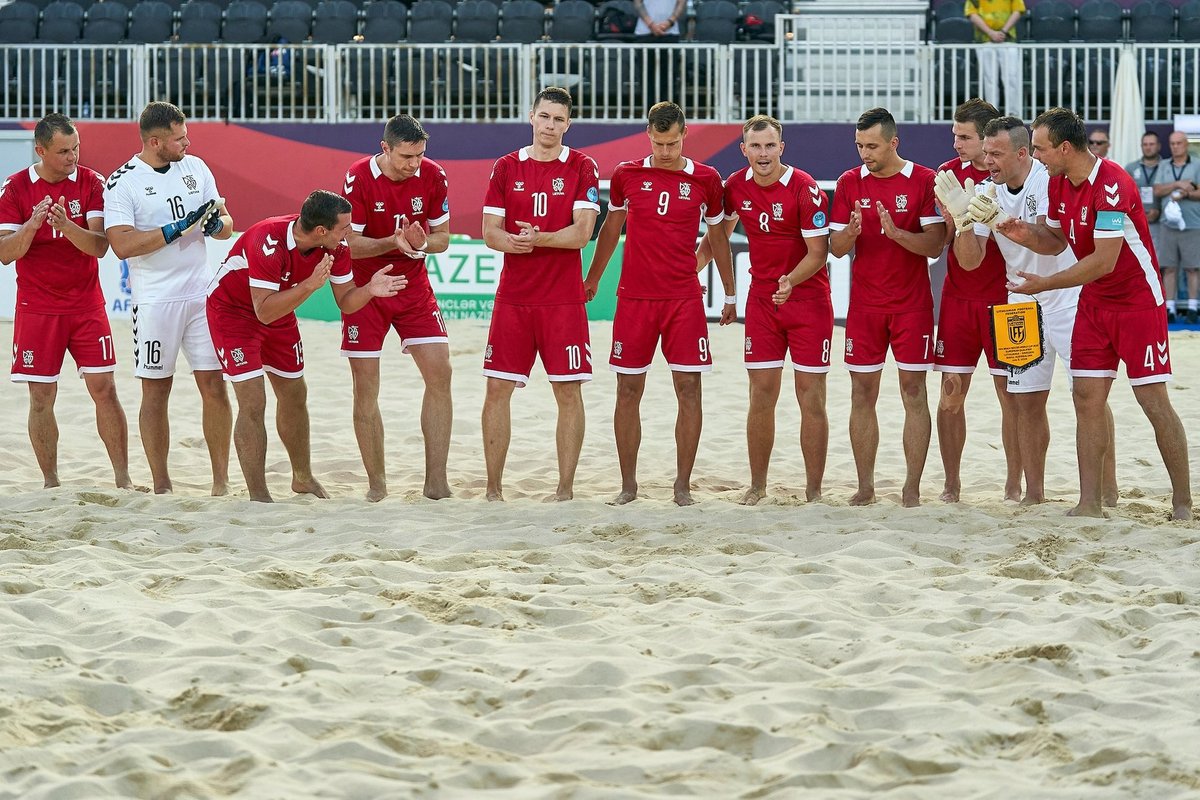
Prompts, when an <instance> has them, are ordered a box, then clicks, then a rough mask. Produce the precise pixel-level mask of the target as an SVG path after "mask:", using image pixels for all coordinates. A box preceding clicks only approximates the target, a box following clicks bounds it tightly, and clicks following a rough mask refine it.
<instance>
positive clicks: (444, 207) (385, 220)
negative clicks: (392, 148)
mask: <svg viewBox="0 0 1200 800" xmlns="http://www.w3.org/2000/svg"><path fill="white" fill-rule="evenodd" d="M446 191H447V185H446V172H445V170H443V169H442V168H441V167H440V166H439V165H438V164H437V162H435V161H430V160H429V159H428V158H422V159H421V166H420V167H418V168H417V171H416V173H415V174H414V175H413V176H412V177H411V178H407V179H405V180H402V181H394V180H392V179H391V178H389V177H388V176H386V175H384V174H383V171H382V170H381V169H379V164H378V162H376V161H375V156H370V157H368V158H362V159H359V160H358V161H355V162H354V164H352V165H351V167H350V169H349V170H347V172H346V182H345V184H344V185H343V186H342V196H343V197H345V198H346V199H347V200H349V201H350V226H351V227H352V228H353V229H354V232H355V233H361V234H362V235H363V236H366V237H368V238H370V239H384V238H386V237H388V236H391V235H392V234H394V233H395V232H396V228H398V227H399V226H400V224H401V223H408V222H413V221H418V222H420V223H421V226H422V227H423V228H425V231H426V232H427V233H428V231H429V229H430V228H432V227H434V226H436V225H441V224H442V223H443V222H446V221H448V220H449V219H450V202H449V200H447V198H446ZM388 264H391V265H393V266H392V271H391V272H390V273H388V274H390V275H407V276H408V288H407V289H406V290H405V292H404V293H405V294H406V295H409V293H410V292H411V293H412V294H411V295H409V296H416V295H417V294H418V291H417V290H421V289H427V288H428V287H429V273H427V272H426V271H425V259H424V258H409V257H408V256H406V255H404V254H403V253H401V252H400V251H399V250H393V251H391V252H390V253H385V254H384V255H381V256H372V257H370V258H356V259H354V282H355V283H356V284H358V285H359V286H365V285H366V284H367V283H368V282H369V281H370V280H371V276H372V275H374V274H375V273H376V272H378V271H379V270H381V269H383V268H384V267H386V266H387V265H388Z"/></svg>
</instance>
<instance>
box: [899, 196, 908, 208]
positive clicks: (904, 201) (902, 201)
mask: <svg viewBox="0 0 1200 800" xmlns="http://www.w3.org/2000/svg"><path fill="white" fill-rule="evenodd" d="M896 210H897V211H908V195H906V194H898V195H896Z"/></svg>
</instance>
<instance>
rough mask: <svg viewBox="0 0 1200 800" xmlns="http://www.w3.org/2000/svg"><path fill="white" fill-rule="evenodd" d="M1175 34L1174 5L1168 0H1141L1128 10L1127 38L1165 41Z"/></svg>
mask: <svg viewBox="0 0 1200 800" xmlns="http://www.w3.org/2000/svg"><path fill="white" fill-rule="evenodd" d="M1174 36H1175V7H1174V6H1172V5H1171V4H1170V2H1168V0H1142V2H1140V3H1138V4H1137V5H1135V6H1134V7H1133V8H1132V9H1130V12H1129V38H1130V39H1133V40H1134V41H1135V42H1165V41H1167V40H1169V39H1171V38H1173V37H1174Z"/></svg>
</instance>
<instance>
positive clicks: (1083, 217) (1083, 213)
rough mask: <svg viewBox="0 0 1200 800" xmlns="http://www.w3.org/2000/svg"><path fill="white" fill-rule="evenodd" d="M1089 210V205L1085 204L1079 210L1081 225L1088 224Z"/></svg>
mask: <svg viewBox="0 0 1200 800" xmlns="http://www.w3.org/2000/svg"><path fill="white" fill-rule="evenodd" d="M1087 212H1088V207H1087V206H1084V207H1083V208H1081V209H1080V210H1079V224H1080V225H1087Z"/></svg>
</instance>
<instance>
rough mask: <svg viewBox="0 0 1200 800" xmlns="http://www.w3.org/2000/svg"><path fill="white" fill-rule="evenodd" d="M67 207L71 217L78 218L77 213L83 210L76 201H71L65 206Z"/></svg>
mask: <svg viewBox="0 0 1200 800" xmlns="http://www.w3.org/2000/svg"><path fill="white" fill-rule="evenodd" d="M67 207H68V208H69V209H70V210H71V216H72V217H78V216H79V212H80V211H81V210H82V208H83V207H82V206H81V205H80V203H79V201H78V200H72V201H71V202H70V203H68V204H67Z"/></svg>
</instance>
